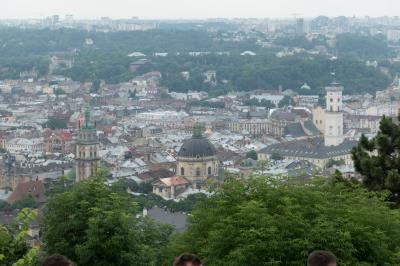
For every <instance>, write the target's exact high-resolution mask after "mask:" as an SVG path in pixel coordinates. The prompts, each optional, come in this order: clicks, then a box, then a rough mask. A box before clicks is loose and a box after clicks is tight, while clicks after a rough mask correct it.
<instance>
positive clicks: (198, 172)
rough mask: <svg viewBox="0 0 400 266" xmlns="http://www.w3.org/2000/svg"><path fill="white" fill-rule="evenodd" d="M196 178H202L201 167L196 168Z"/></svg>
mask: <svg viewBox="0 0 400 266" xmlns="http://www.w3.org/2000/svg"><path fill="white" fill-rule="evenodd" d="M196 176H200V168H199V167H197V168H196Z"/></svg>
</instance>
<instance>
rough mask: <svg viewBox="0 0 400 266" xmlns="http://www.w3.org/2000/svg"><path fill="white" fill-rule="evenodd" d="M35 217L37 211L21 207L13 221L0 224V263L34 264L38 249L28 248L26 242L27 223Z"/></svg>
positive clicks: (8, 264)
mask: <svg viewBox="0 0 400 266" xmlns="http://www.w3.org/2000/svg"><path fill="white" fill-rule="evenodd" d="M36 217H37V211H36V210H34V211H29V210H28V209H23V210H21V212H20V213H19V214H18V216H17V218H16V219H15V221H14V223H12V224H10V225H7V226H6V225H0V265H4V266H11V265H12V266H31V265H35V263H36V258H37V254H38V252H39V250H38V249H37V248H29V246H28V245H27V243H26V237H27V235H28V228H29V224H30V223H31V222H32V221H33V220H35V219H36Z"/></svg>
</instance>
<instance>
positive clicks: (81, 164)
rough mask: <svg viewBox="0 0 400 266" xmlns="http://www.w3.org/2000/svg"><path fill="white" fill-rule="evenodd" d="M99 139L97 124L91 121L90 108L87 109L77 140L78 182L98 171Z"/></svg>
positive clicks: (76, 162)
mask: <svg viewBox="0 0 400 266" xmlns="http://www.w3.org/2000/svg"><path fill="white" fill-rule="evenodd" d="M98 149H99V140H98V138H97V135H96V125H95V124H93V123H91V121H90V111H89V108H87V109H86V111H85V121H84V124H83V125H79V131H78V137H77V142H76V154H75V164H76V182H79V181H82V180H86V179H88V178H89V177H91V176H93V175H95V174H96V173H97V169H98V167H99V162H100V157H99V154H98Z"/></svg>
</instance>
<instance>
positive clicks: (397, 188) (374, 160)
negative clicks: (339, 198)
mask: <svg viewBox="0 0 400 266" xmlns="http://www.w3.org/2000/svg"><path fill="white" fill-rule="evenodd" d="M352 155H353V160H354V166H355V168H356V170H357V171H358V172H359V173H360V174H361V175H362V176H363V183H364V185H365V186H366V187H367V188H368V189H370V190H373V191H380V190H389V191H390V192H391V193H392V195H391V198H392V199H393V200H395V201H397V202H399V200H400V126H399V125H397V124H396V123H394V122H393V118H390V117H383V119H382V120H381V122H380V126H379V131H378V134H377V135H376V136H375V137H374V138H372V139H370V140H369V139H368V138H367V137H366V136H364V135H363V136H362V137H361V139H360V141H359V143H358V146H356V147H354V148H353V150H352Z"/></svg>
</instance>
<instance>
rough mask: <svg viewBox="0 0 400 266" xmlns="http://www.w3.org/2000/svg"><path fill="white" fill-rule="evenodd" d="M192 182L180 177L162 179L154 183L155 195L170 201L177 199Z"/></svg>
mask: <svg viewBox="0 0 400 266" xmlns="http://www.w3.org/2000/svg"><path fill="white" fill-rule="evenodd" d="M189 186H190V182H189V181H188V180H187V179H186V178H184V177H180V176H174V177H168V178H160V179H159V180H158V181H157V182H156V183H153V193H154V194H156V195H158V196H161V197H163V198H168V199H176V198H177V197H178V196H179V195H180V194H182V193H183V192H184V191H185V190H186V189H187V188H188V187H189Z"/></svg>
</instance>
